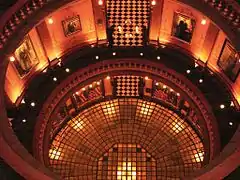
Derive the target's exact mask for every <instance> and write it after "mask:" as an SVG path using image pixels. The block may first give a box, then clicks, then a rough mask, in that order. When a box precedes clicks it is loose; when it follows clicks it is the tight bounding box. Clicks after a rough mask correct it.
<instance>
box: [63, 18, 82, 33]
mask: <svg viewBox="0 0 240 180" xmlns="http://www.w3.org/2000/svg"><path fill="white" fill-rule="evenodd" d="M62 26H63V31H64V34H65V36H70V35H72V34H74V33H77V32H79V31H81V30H82V26H81V22H80V17H79V16H78V15H77V16H73V17H71V18H68V19H66V20H64V21H62Z"/></svg>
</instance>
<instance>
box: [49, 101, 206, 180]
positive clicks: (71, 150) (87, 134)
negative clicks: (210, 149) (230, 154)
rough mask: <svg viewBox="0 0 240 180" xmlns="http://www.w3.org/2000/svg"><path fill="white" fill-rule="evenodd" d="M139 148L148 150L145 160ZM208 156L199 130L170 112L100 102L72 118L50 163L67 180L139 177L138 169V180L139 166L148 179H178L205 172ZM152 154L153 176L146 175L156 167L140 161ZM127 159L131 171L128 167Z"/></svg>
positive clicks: (145, 104)
mask: <svg viewBox="0 0 240 180" xmlns="http://www.w3.org/2000/svg"><path fill="white" fill-rule="evenodd" d="M129 146H131V147H129ZM133 147H134V148H135V147H136V148H135V151H136V152H134V150H132V149H134V148H133ZM138 147H141V149H142V151H145V152H146V153H145V154H144V153H143V152H142V155H141V156H140V157H138V153H137V151H138V150H137V148H138ZM116 148H117V149H119V151H118V153H115V152H114V151H115V150H116ZM119 152H120V153H119ZM147 152H149V153H147ZM204 153H205V152H204V148H203V143H202V142H201V140H200V138H199V137H198V135H197V134H196V133H195V131H194V130H193V129H192V128H191V126H189V125H188V124H187V123H186V122H185V121H184V120H182V119H181V118H179V117H178V116H177V114H175V113H174V112H172V111H171V110H169V109H167V108H164V107H162V106H160V105H158V104H156V103H153V102H148V101H145V100H141V99H136V98H121V99H115V100H111V101H106V102H101V103H99V104H96V105H94V106H92V107H90V108H88V109H85V110H83V111H82V112H80V114H79V115H77V116H76V117H75V118H73V119H71V120H70V121H69V122H68V123H67V124H66V125H65V127H63V128H62V129H61V130H60V131H59V133H58V134H57V135H56V136H55V137H54V139H53V141H52V143H51V146H50V148H49V162H50V167H51V168H52V169H53V171H54V172H56V173H58V174H59V175H60V176H62V178H63V179H69V178H70V177H71V179H96V178H99V179H101V178H102V179H104V178H103V177H105V179H114V178H115V179H117V178H118V179H134V178H135V171H134V168H136V179H138V178H137V177H138V175H139V174H138V167H142V169H141V171H140V172H143V173H140V175H141V176H142V177H149V178H148V179H156V178H157V179H159V178H160V179H169V178H170V179H179V178H180V177H181V176H183V175H187V174H189V173H191V172H193V171H194V170H196V169H199V168H201V166H202V162H203V160H204ZM121 154H122V155H121ZM123 154H124V155H123ZM135 154H136V157H135ZM140 154H141V153H140ZM148 156H151V158H152V160H153V159H154V163H155V166H154V167H156V170H154V171H153V170H151V175H148V173H147V172H148V168H149V167H153V165H152V164H151V163H150V165H149V164H147V161H145V162H143V161H140V159H141V158H143V159H144V158H145V160H146V158H147V157H148ZM99 157H100V158H99ZM120 157H121V158H122V159H121V158H120ZM101 158H102V159H101ZM104 158H105V160H104ZM114 158H115V159H114ZM116 158H118V159H116ZM138 158H139V161H138ZM128 159H131V163H132V164H131V168H129V169H130V170H131V171H130V172H128V171H127V169H126V168H124V167H128V162H130V161H128ZM109 162H111V163H112V164H109ZM141 162H142V164H141ZM114 163H115V164H114ZM124 163H126V166H125V164H124ZM134 163H136V166H135V165H134ZM139 163H140V164H139ZM144 163H145V164H144ZM143 164H144V166H143ZM133 165H134V166H133ZM100 167H101V168H102V170H101V168H100ZM117 167H119V171H120V172H118V171H117ZM99 168H100V169H99ZM104 168H105V169H104ZM114 170H115V171H114ZM149 171H150V170H149ZM153 172H154V173H153ZM99 173H100V174H101V176H99ZM103 174H104V175H103ZM152 174H155V175H152ZM106 177H107V178H106ZM142 179H146V178H142Z"/></svg>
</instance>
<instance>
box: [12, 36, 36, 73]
mask: <svg viewBox="0 0 240 180" xmlns="http://www.w3.org/2000/svg"><path fill="white" fill-rule="evenodd" d="M14 56H15V58H16V61H14V64H15V67H16V69H17V71H18V73H19V75H20V77H23V76H24V75H26V74H27V73H28V72H29V71H30V70H31V69H32V67H34V66H35V65H36V64H38V63H39V59H38V57H37V54H36V51H35V49H34V47H33V44H32V41H31V39H30V37H29V36H28V35H27V36H26V37H25V38H24V40H23V41H22V43H21V44H20V45H19V46H18V48H17V49H16V50H15V52H14Z"/></svg>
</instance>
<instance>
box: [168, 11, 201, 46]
mask: <svg viewBox="0 0 240 180" xmlns="http://www.w3.org/2000/svg"><path fill="white" fill-rule="evenodd" d="M195 25H196V22H195V20H194V19H192V18H190V17H187V16H185V15H182V14H180V13H176V12H175V13H174V17H173V27H172V36H174V37H176V38H178V39H181V40H183V41H185V42H188V43H190V42H191V40H192V36H193V32H194V28H195Z"/></svg>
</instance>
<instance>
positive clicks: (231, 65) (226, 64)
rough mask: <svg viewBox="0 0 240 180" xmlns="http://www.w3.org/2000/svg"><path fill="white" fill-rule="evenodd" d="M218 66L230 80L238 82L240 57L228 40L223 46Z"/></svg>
mask: <svg viewBox="0 0 240 180" xmlns="http://www.w3.org/2000/svg"><path fill="white" fill-rule="evenodd" d="M217 64H218V66H219V67H220V68H221V69H222V71H223V72H224V73H225V74H226V75H227V76H228V77H229V79H231V80H232V81H233V82H234V81H235V80H236V78H237V76H238V74H239V71H240V55H239V54H238V53H237V51H236V50H235V49H234V48H233V46H232V45H231V43H230V42H229V41H228V40H225V42H224V44H223V47H222V50H221V53H220V56H219V58H218V62H217Z"/></svg>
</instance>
